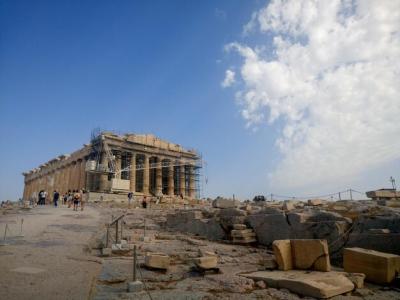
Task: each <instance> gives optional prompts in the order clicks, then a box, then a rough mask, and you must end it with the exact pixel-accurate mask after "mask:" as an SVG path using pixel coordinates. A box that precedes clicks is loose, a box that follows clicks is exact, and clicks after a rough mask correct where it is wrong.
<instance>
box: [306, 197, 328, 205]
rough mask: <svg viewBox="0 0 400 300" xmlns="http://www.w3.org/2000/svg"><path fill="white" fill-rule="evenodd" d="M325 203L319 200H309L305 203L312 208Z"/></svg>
mask: <svg viewBox="0 0 400 300" xmlns="http://www.w3.org/2000/svg"><path fill="white" fill-rule="evenodd" d="M324 202H325V201H324V200H321V199H309V200H308V201H307V203H308V205H312V206H318V205H322V204H323V203H324Z"/></svg>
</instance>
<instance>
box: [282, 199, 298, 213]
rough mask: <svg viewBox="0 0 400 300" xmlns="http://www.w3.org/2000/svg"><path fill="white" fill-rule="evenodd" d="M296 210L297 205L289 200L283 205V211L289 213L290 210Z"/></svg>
mask: <svg viewBox="0 0 400 300" xmlns="http://www.w3.org/2000/svg"><path fill="white" fill-rule="evenodd" d="M295 208H296V207H295V204H294V203H293V202H292V201H289V200H288V201H285V202H283V205H282V209H283V210H286V211H289V210H293V209H295Z"/></svg>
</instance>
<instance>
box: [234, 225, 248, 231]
mask: <svg viewBox="0 0 400 300" xmlns="http://www.w3.org/2000/svg"><path fill="white" fill-rule="evenodd" d="M233 229H235V230H244V229H247V226H246V225H245V224H233Z"/></svg>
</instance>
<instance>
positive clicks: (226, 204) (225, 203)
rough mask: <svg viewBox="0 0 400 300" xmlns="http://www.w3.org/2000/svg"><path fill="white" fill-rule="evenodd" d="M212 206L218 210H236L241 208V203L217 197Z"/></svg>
mask: <svg viewBox="0 0 400 300" xmlns="http://www.w3.org/2000/svg"><path fill="white" fill-rule="evenodd" d="M212 206H213V207H216V208H235V207H239V206H240V201H238V200H233V199H225V198H221V197H217V198H216V199H215V200H214V201H213V202H212Z"/></svg>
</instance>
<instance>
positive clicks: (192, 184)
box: [189, 166, 196, 198]
mask: <svg viewBox="0 0 400 300" xmlns="http://www.w3.org/2000/svg"><path fill="white" fill-rule="evenodd" d="M195 180H196V178H195V174H194V167H193V166H190V167H189V197H190V198H196V182H195Z"/></svg>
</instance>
